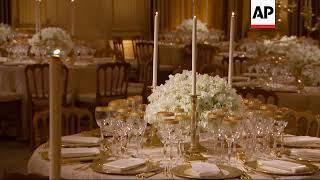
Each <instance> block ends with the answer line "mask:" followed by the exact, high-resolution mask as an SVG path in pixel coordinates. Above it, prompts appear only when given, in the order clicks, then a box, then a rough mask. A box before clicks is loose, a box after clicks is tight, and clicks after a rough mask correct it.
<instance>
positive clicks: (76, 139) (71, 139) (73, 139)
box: [61, 136, 100, 145]
mask: <svg viewBox="0 0 320 180" xmlns="http://www.w3.org/2000/svg"><path fill="white" fill-rule="evenodd" d="M61 141H62V143H68V144H89V145H92V144H98V143H99V141H100V139H99V138H97V137H84V136H63V137H62V138H61Z"/></svg>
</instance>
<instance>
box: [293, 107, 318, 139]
mask: <svg viewBox="0 0 320 180" xmlns="http://www.w3.org/2000/svg"><path fill="white" fill-rule="evenodd" d="M297 127H298V135H303V136H313V137H319V119H317V117H316V116H315V115H314V114H312V113H311V112H298V114H297Z"/></svg>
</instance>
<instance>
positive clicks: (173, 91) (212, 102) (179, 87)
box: [145, 70, 243, 124]
mask: <svg viewBox="0 0 320 180" xmlns="http://www.w3.org/2000/svg"><path fill="white" fill-rule="evenodd" d="M191 73H192V72H191V71H187V70H184V71H183V72H182V73H181V74H175V75H170V76H169V80H167V81H166V83H165V84H163V85H160V86H157V87H156V88H155V89H153V93H152V94H151V95H150V96H149V97H148V100H149V102H150V103H149V104H148V106H147V108H146V116H145V118H146V120H147V122H148V123H150V124H153V123H155V122H156V114H157V113H158V112H161V111H171V112H174V110H175V109H176V108H177V107H181V108H183V109H184V111H185V112H187V113H191V109H192V104H191V97H190V95H191V88H192V74H191ZM197 95H199V97H198V101H197V102H198V109H197V111H198V112H199V115H200V120H201V121H204V120H205V119H206V115H207V113H208V112H210V111H214V110H217V109H222V108H227V109H229V110H230V111H240V110H242V109H243V104H242V98H241V96H239V95H238V94H236V91H235V89H233V88H232V87H230V86H229V85H228V84H227V82H226V81H225V80H224V79H222V78H220V77H218V76H215V77H212V76H209V75H207V74H204V75H202V74H197Z"/></svg>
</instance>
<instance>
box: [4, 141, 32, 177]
mask: <svg viewBox="0 0 320 180" xmlns="http://www.w3.org/2000/svg"><path fill="white" fill-rule="evenodd" d="M31 154H32V151H31V150H30V148H29V144H28V143H25V142H20V141H16V140H8V139H6V140H3V139H0V179H1V178H2V177H3V175H4V173H23V174H26V173H27V163H28V159H29V157H30V156H31Z"/></svg>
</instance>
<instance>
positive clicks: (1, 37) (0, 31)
mask: <svg viewBox="0 0 320 180" xmlns="http://www.w3.org/2000/svg"><path fill="white" fill-rule="evenodd" d="M11 34H12V31H11V28H10V26H9V25H7V24H3V23H0V44H2V43H5V42H7V41H8V40H9V39H10V35H11Z"/></svg>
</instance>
